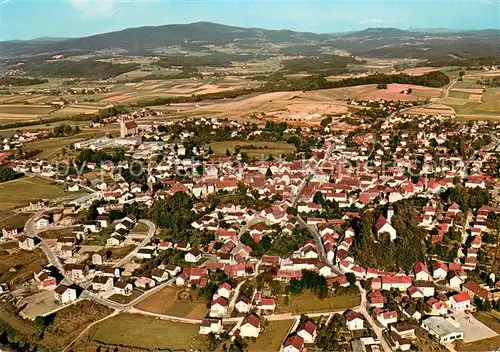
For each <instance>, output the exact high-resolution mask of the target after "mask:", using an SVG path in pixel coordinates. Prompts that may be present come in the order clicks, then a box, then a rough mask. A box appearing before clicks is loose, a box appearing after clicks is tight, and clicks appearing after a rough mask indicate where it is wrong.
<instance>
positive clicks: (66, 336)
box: [42, 300, 113, 350]
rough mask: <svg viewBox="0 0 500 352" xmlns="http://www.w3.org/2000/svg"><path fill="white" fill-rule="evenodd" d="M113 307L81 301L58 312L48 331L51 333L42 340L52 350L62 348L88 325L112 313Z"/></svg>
mask: <svg viewBox="0 0 500 352" xmlns="http://www.w3.org/2000/svg"><path fill="white" fill-rule="evenodd" d="M112 312H113V310H112V309H110V308H108V307H105V306H103V305H100V304H98V303H95V302H92V301H87V300H84V301H80V302H78V303H75V304H72V305H70V306H68V307H66V308H64V309H61V310H59V311H57V312H56V314H55V318H54V321H53V322H52V324H50V325H49V327H48V328H47V331H48V332H49V333H50V334H48V336H45V337H44V339H43V340H42V343H43V344H44V345H47V346H49V347H51V348H52V350H62V348H64V347H65V346H66V345H67V344H68V343H70V342H71V341H72V340H73V339H74V338H75V337H76V336H78V334H79V333H80V332H81V331H83V329H85V328H86V327H87V325H89V324H91V323H93V322H94V321H97V320H99V319H102V318H104V317H105V316H107V315H110V314H111V313H112Z"/></svg>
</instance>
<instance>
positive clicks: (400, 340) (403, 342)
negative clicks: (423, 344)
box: [390, 330, 411, 351]
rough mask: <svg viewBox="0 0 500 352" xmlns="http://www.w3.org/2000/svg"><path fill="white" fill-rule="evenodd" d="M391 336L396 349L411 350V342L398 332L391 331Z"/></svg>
mask: <svg viewBox="0 0 500 352" xmlns="http://www.w3.org/2000/svg"><path fill="white" fill-rule="evenodd" d="M390 336H391V338H392V341H394V347H395V348H396V349H397V350H401V351H408V350H410V348H411V341H410V340H409V339H407V338H405V337H403V336H401V335H399V334H398V333H397V331H394V330H391V332H390Z"/></svg>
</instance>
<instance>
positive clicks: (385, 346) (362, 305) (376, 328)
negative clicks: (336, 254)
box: [355, 281, 392, 352]
mask: <svg viewBox="0 0 500 352" xmlns="http://www.w3.org/2000/svg"><path fill="white" fill-rule="evenodd" d="M356 286H358V289H359V292H360V294H361V303H360V305H359V308H357V309H355V311H356V312H358V313H361V314H363V316H364V317H365V320H366V321H367V322H368V323H369V324H370V325H371V327H372V329H373V331H374V332H375V334H376V335H377V339H378V340H379V341H380V344H381V345H382V350H383V351H385V352H390V351H392V348H391V347H390V346H389V344H388V343H387V341H386V340H385V338H384V336H383V334H382V331H383V330H382V329H381V328H380V326H379V325H377V323H376V322H375V321H374V320H373V318H372V316H371V315H370V314H369V313H368V311H367V310H366V290H365V289H364V288H363V286H361V283H360V282H359V281H356Z"/></svg>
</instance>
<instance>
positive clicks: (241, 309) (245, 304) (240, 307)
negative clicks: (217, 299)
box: [234, 295, 251, 313]
mask: <svg viewBox="0 0 500 352" xmlns="http://www.w3.org/2000/svg"><path fill="white" fill-rule="evenodd" d="M250 307H251V302H250V298H248V297H247V296H244V295H240V296H239V297H238V299H237V300H236V304H235V305H234V308H235V309H236V311H237V312H238V313H248V312H249V311H250Z"/></svg>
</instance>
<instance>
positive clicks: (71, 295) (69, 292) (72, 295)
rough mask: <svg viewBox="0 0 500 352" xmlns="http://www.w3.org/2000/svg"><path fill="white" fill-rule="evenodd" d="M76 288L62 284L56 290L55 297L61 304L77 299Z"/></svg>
mask: <svg viewBox="0 0 500 352" xmlns="http://www.w3.org/2000/svg"><path fill="white" fill-rule="evenodd" d="M76 295H77V293H76V290H75V289H74V288H72V287H69V286H66V285H63V284H60V285H59V286H57V287H56V288H55V290H54V297H55V299H56V301H58V302H59V303H60V304H66V303H71V302H73V301H76V298H77V297H76Z"/></svg>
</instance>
